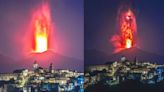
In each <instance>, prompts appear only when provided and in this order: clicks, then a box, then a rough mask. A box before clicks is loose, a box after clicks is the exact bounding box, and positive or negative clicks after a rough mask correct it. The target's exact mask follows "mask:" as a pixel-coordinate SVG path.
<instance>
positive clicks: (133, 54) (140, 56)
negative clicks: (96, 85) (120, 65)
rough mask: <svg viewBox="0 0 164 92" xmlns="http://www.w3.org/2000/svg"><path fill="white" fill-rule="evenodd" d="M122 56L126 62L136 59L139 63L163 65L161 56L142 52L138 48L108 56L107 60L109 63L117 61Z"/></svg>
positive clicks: (163, 58)
mask: <svg viewBox="0 0 164 92" xmlns="http://www.w3.org/2000/svg"><path fill="white" fill-rule="evenodd" d="M122 56H125V57H126V58H127V59H128V60H132V61H133V60H134V59H135V58H137V60H138V61H141V62H145V61H146V62H147V61H148V62H152V63H159V64H160V63H163V62H162V61H163V60H164V57H163V56H160V55H157V54H154V53H149V52H146V51H143V50H141V49H139V48H135V47H134V48H129V49H125V50H123V51H121V52H118V53H115V54H112V55H110V57H109V60H110V61H118V60H120V58H121V57H122Z"/></svg>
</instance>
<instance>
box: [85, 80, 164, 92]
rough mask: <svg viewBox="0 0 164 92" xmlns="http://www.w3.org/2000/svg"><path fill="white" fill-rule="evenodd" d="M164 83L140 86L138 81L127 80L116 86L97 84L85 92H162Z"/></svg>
mask: <svg viewBox="0 0 164 92" xmlns="http://www.w3.org/2000/svg"><path fill="white" fill-rule="evenodd" d="M163 90H164V81H163V82H161V83H158V84H152V85H148V84H142V83H140V82H139V81H134V80H128V81H126V82H123V83H121V84H119V85H116V86H108V85H103V83H99V84H96V85H92V86H89V87H88V88H86V89H85V92H163Z"/></svg>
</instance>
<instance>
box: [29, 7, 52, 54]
mask: <svg viewBox="0 0 164 92" xmlns="http://www.w3.org/2000/svg"><path fill="white" fill-rule="evenodd" d="M50 31H51V19H50V10H49V7H48V5H47V4H45V5H42V7H41V8H40V9H39V10H38V11H36V12H35V13H34V19H33V34H34V35H33V36H34V37H33V40H34V41H32V42H33V52H37V53H41V52H44V51H47V50H48V48H49V35H50Z"/></svg>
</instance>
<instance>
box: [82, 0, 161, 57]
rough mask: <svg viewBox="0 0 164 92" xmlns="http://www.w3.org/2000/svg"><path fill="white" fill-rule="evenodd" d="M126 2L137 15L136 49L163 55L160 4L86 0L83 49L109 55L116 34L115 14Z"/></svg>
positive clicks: (158, 0) (145, 0)
mask: <svg viewBox="0 0 164 92" xmlns="http://www.w3.org/2000/svg"><path fill="white" fill-rule="evenodd" d="M125 2H130V3H131V5H132V8H133V9H134V12H135V15H136V21H137V29H138V30H137V35H138V38H137V46H138V47H139V48H141V49H143V50H145V51H148V52H153V53H157V54H160V55H164V48H163V47H164V43H163V41H164V5H163V4H164V1H163V0H85V9H84V10H85V12H84V17H85V18H84V26H85V34H84V35H85V49H97V50H100V51H104V52H106V53H108V54H111V53H112V51H113V49H114V48H113V45H112V44H111V42H109V39H110V38H111V37H112V36H113V35H114V34H115V33H116V32H117V30H116V29H117V28H116V17H117V11H118V8H119V7H120V5H122V4H123V3H125Z"/></svg>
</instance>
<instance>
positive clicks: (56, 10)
mask: <svg viewBox="0 0 164 92" xmlns="http://www.w3.org/2000/svg"><path fill="white" fill-rule="evenodd" d="M42 1H43V0H0V53H1V54H3V55H6V56H10V57H12V58H15V59H19V58H23V57H24V53H25V50H24V49H25V46H24V45H25V41H24V39H27V38H26V34H28V32H29V31H30V23H31V20H32V13H33V12H34V11H35V9H37V8H38V6H39V5H40V4H41V3H42ZM45 1H48V0H45ZM48 2H49V3H50V10H51V16H52V22H53V27H54V30H53V31H54V32H53V44H54V48H53V49H54V52H56V53H59V54H62V55H64V56H68V57H73V58H76V59H79V60H83V49H84V48H83V46H84V44H83V42H84V41H83V40H84V36H83V34H84V27H83V24H84V23H83V21H84V18H83V16H84V13H83V0H71V1H69V0H49V1H48Z"/></svg>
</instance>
